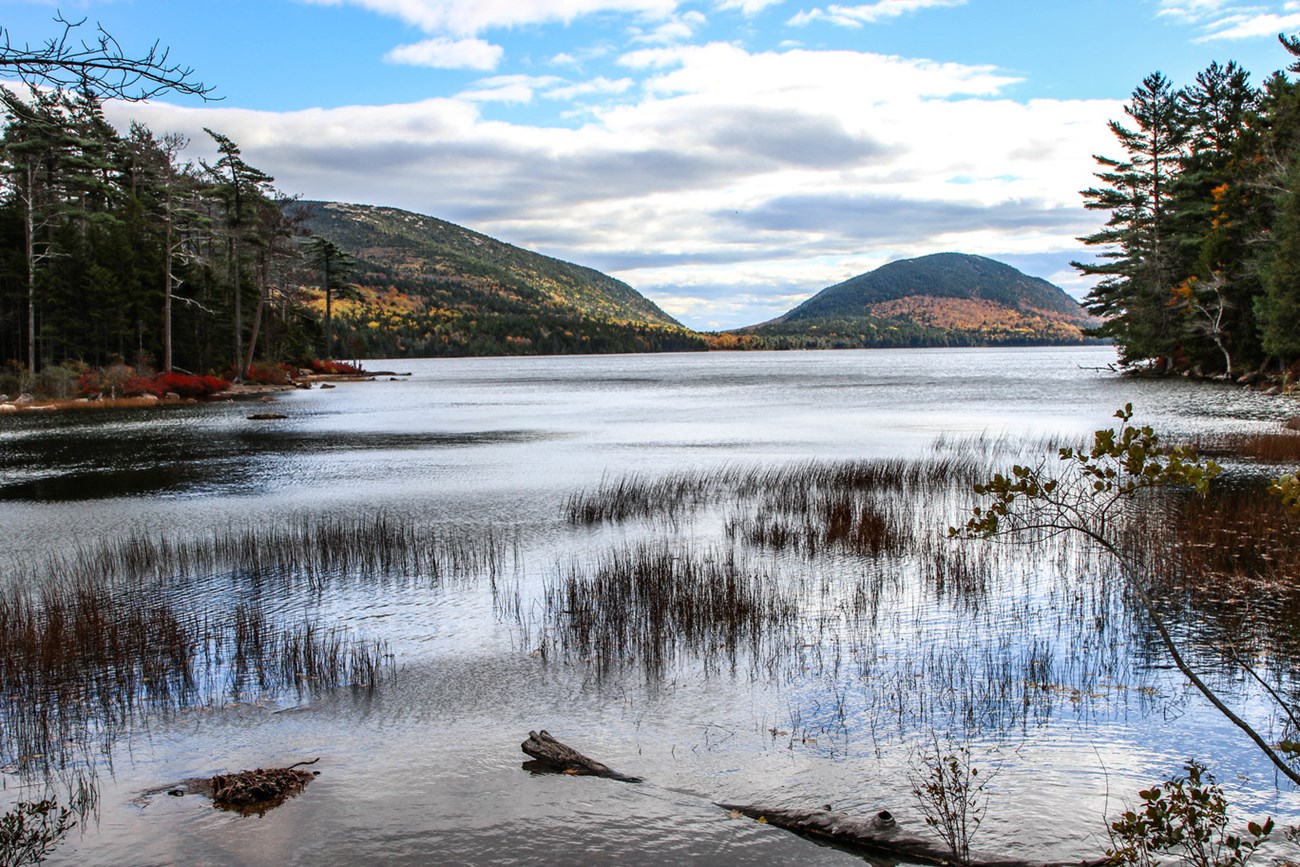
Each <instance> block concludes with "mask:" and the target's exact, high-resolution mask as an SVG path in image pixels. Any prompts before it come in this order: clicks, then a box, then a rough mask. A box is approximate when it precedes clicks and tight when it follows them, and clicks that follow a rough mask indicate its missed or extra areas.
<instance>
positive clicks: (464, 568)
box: [26, 513, 507, 588]
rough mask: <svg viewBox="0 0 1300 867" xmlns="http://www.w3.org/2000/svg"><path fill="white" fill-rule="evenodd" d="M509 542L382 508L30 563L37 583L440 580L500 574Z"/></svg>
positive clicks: (154, 539)
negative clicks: (443, 528) (436, 527)
mask: <svg viewBox="0 0 1300 867" xmlns="http://www.w3.org/2000/svg"><path fill="white" fill-rule="evenodd" d="M506 549H507V546H506V545H505V544H504V542H503V541H502V540H500V539H498V538H497V537H495V536H493V535H492V534H490V533H489V534H486V535H483V536H467V535H465V534H461V533H458V532H456V531H454V530H453V531H450V532H449V533H448V534H447V535H445V536H444V535H438V534H435V533H432V532H429V531H428V530H425V529H421V528H417V527H414V526H411V525H409V524H407V523H405V522H402V521H399V520H397V519H395V518H394V517H392V516H390V515H387V514H382V513H381V514H377V515H373V516H368V517H313V518H307V519H303V520H299V521H291V522H278V523H276V522H272V523H269V524H256V525H253V524H250V525H247V526H242V527H226V528H222V529H217V530H214V531H213V532H212V533H211V534H210V535H207V536H205V537H201V538H177V537H174V536H169V535H167V534H147V533H135V534H131V535H127V536H124V537H122V538H119V539H117V540H115V541H113V542H109V543H105V544H99V545H95V546H87V547H82V548H79V549H77V550H75V551H74V552H73V553H72V554H70V555H66V556H58V557H51V558H47V559H46V560H44V561H43V562H41V563H33V564H26V569H27V571H28V572H29V573H34V577H35V578H36V580H37V582H38V583H39V582H43V581H51V580H53V581H63V580H67V579H69V578H73V579H92V578H93V579H96V580H99V579H110V580H111V579H121V580H127V581H140V580H145V579H167V578H172V577H174V576H204V575H215V574H222V573H239V574H243V575H247V576H251V577H254V578H280V579H283V580H285V581H289V582H294V583H299V584H306V585H307V586H309V587H315V588H320V587H321V586H323V584H324V583H326V582H327V581H329V580H330V579H331V578H350V579H357V578H361V579H373V578H379V577H386V578H387V577H395V576H408V577H415V578H419V579H421V580H425V581H429V582H437V581H440V580H444V579H448V578H454V577H469V576H474V575H478V574H483V573H487V574H491V575H495V574H496V573H497V572H498V570H499V569H500V568H501V566H502V564H503V558H504V556H505V553H506Z"/></svg>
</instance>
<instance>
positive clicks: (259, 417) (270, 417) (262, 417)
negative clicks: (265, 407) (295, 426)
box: [248, 412, 288, 421]
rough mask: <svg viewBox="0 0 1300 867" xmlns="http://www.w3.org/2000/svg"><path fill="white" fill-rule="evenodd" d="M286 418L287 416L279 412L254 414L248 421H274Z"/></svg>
mask: <svg viewBox="0 0 1300 867" xmlns="http://www.w3.org/2000/svg"><path fill="white" fill-rule="evenodd" d="M281 418H288V416H287V415H285V414H283V413H279V412H255V413H253V414H252V415H250V416H249V417H248V420H249V421H274V420H276V419H281Z"/></svg>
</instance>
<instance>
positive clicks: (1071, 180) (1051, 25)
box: [0, 0, 1300, 329]
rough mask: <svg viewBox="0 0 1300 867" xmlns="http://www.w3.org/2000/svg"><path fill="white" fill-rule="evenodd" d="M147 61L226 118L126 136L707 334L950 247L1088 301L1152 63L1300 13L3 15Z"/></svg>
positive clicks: (1242, 49)
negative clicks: (445, 237)
mask: <svg viewBox="0 0 1300 867" xmlns="http://www.w3.org/2000/svg"><path fill="white" fill-rule="evenodd" d="M56 9H62V11H63V13H64V14H65V15H66V16H67V17H70V18H80V17H85V18H87V19H88V22H89V24H93V23H94V22H96V21H97V22H99V23H100V24H102V26H103V27H104V28H105V29H106V30H108V31H109V32H111V33H112V34H113V35H114V36H115V37H117V38H118V39H119V41H120V42H121V43H123V45H124V47H126V48H127V49H128V50H132V49H136V50H138V49H142V48H146V47H147V46H148V45H149V44H151V43H153V42H154V41H158V42H159V43H161V44H162V45H164V46H167V47H169V48H170V50H171V56H172V59H173V60H177V61H180V62H183V63H184V64H186V65H189V66H192V67H193V68H194V69H195V74H196V77H198V78H200V79H202V80H203V81H205V82H207V83H210V84H212V85H215V87H216V89H217V90H216V92H217V94H218V95H219V96H221V97H223V99H222V100H221V101H220V102H214V103H208V104H204V103H202V102H200V101H198V100H195V99H180V98H164V99H162V100H159V101H156V102H154V103H150V104H136V105H130V106H117V107H114V108H113V110H112V113H111V116H112V117H113V118H114V119H115V121H117V122H119V123H122V124H125V122H126V120H127V119H128V118H132V117H134V118H137V119H140V120H142V121H144V122H146V123H148V124H149V125H150V126H151V127H152V128H153V129H154V130H155V131H157V132H168V131H178V132H183V133H185V134H187V135H188V136H190V137H191V139H192V143H191V146H190V148H189V150H188V151H187V152H186V156H188V157H189V158H198V157H200V156H208V155H209V154H210V153H211V151H210V147H209V140H208V139H207V136H206V135H205V134H204V133H203V131H202V128H203V127H204V126H208V127H212V128H214V129H216V130H218V131H220V132H223V133H225V134H226V135H229V136H230V137H231V138H233V139H234V140H235V141H236V142H238V143H239V144H240V146H241V147H242V148H243V152H244V157H245V159H247V160H248V161H249V162H250V163H251V164H253V165H255V166H257V167H258V168H261V169H263V170H264V171H266V172H268V173H270V174H272V175H274V176H275V178H276V184H277V186H278V187H279V188H280V189H282V190H284V191H285V192H288V193H293V194H298V195H300V196H302V197H303V198H310V199H334V200H341V201H349V202H363V203H370V204H379V205H392V206H396V207H400V208H407V209H410V210H413V211H418V212H420V213H424V214H431V215H433V216H436V217H441V218H443V219H447V220H451V221H453V222H456V223H460V224H462V225H465V226H468V227H470V228H473V229H476V230H478V231H481V232H484V233H486V234H489V235H492V236H493V237H496V238H500V239H502V240H505V241H509V242H510V243H514V244H519V245H521V246H524V247H528V248H531V249H535V250H539V251H541V252H544V253H547V254H549V255H553V256H558V257H560V258H563V259H568V260H570V261H574V262H578V263H581V264H584V265H590V266H592V267H595V268H599V269H601V270H603V271H606V272H608V273H610V274H613V275H615V276H617V277H619V278H621V279H623V280H626V281H627V282H629V283H631V284H632V285H633V286H634V287H636V288H637V289H638V290H640V291H641V292H643V293H644V294H646V295H648V296H649V297H650V298H652V299H653V300H655V301H656V302H657V303H658V304H659V305H660V306H661V307H663V308H664V309H665V310H667V311H668V312H670V313H672V314H673V315H675V316H677V317H678V318H679V319H680V320H681V321H683V322H684V323H686V324H688V325H690V326H693V327H696V328H701V329H715V328H731V327H736V326H740V325H747V324H752V323H755V322H759V321H763V320H766V319H769V318H771V317H773V316H776V315H779V314H780V313H783V312H784V311H785V310H787V309H789V308H790V307H791V306H793V305H794V304H795V303H797V302H799V301H801V300H803V299H804V298H806V297H808V296H809V295H811V294H813V293H814V292H816V291H817V290H819V289H821V288H823V287H825V286H827V285H830V284H832V283H836V282H839V281H840V280H844V279H846V278H848V277H851V276H853V275H855V274H859V273H862V272H864V271H867V270H870V269H872V268H874V267H877V266H879V265H881V264H884V263H885V262H887V261H890V260H893V259H897V258H902V257H907V256H917V255H924V254H926V253H935V252H941V251H947V250H956V251H961V252H969V253H980V254H983V255H988V256H992V257H995V258H998V259H1002V260H1003V261H1006V262H1009V263H1011V264H1013V265H1015V266H1017V267H1019V268H1021V269H1022V270H1025V271H1027V272H1028V273H1031V274H1034V275H1037V276H1041V277H1045V278H1047V279H1049V280H1052V281H1054V282H1056V283H1058V284H1059V285H1061V286H1063V287H1065V288H1066V289H1067V290H1068V291H1070V292H1072V293H1073V294H1075V295H1082V294H1084V293H1085V292H1086V291H1087V286H1086V285H1085V284H1083V283H1082V282H1080V280H1079V279H1078V278H1077V277H1076V276H1075V275H1074V273H1073V272H1072V270H1071V269H1070V267H1069V264H1068V263H1069V261H1070V260H1071V259H1077V258H1080V257H1086V256H1087V255H1088V253H1087V251H1085V250H1083V249H1082V248H1081V245H1080V244H1079V243H1078V242H1077V241H1076V240H1075V238H1076V237H1077V236H1079V235H1081V234H1084V233H1087V232H1090V231H1092V230H1094V229H1095V228H1096V227H1097V225H1098V216H1097V215H1096V214H1089V213H1087V212H1085V211H1084V210H1083V208H1082V207H1081V200H1080V197H1079V194H1078V191H1079V190H1080V189H1083V188H1084V187H1085V186H1088V185H1089V184H1090V183H1091V172H1092V170H1093V168H1094V164H1093V162H1092V159H1091V155H1092V154H1094V153H1114V152H1115V148H1114V145H1113V143H1112V140H1111V139H1110V136H1109V133H1108V132H1107V131H1106V127H1105V124H1106V121H1107V119H1109V118H1113V117H1119V116H1120V115H1121V113H1122V106H1123V104H1124V102H1125V100H1126V99H1127V97H1128V95H1129V93H1130V92H1131V91H1132V90H1133V88H1134V86H1135V85H1137V84H1138V82H1139V81H1140V80H1141V79H1142V78H1143V76H1145V75H1147V74H1148V73H1150V72H1153V71H1156V70H1161V71H1163V72H1165V73H1166V74H1167V75H1169V76H1170V77H1171V78H1173V79H1174V81H1175V82H1177V83H1179V84H1183V83H1187V82H1189V81H1190V80H1191V79H1192V78H1193V77H1194V76H1195V74H1196V72H1197V71H1199V70H1200V69H1203V68H1204V67H1205V66H1206V65H1207V64H1208V63H1209V62H1210V61H1212V60H1216V59H1217V60H1220V61H1226V60H1230V59H1234V60H1237V61H1238V62H1239V63H1241V64H1243V65H1244V66H1246V67H1247V68H1248V69H1250V70H1252V72H1253V73H1254V74H1255V77H1256V80H1257V81H1258V80H1262V79H1263V78H1264V77H1266V76H1267V75H1268V74H1270V73H1271V72H1272V71H1274V70H1276V69H1280V68H1283V67H1285V66H1286V65H1287V63H1288V61H1289V57H1288V56H1287V55H1286V53H1285V52H1284V51H1283V50H1282V49H1281V48H1280V46H1279V45H1278V44H1277V40H1276V37H1277V34H1278V33H1279V32H1287V33H1295V32H1300V2H1297V0H1288V2H1272V3H1239V2H1235V0H1081V2H1062V0H867V2H854V0H847V2H845V3H843V4H837V3H829V2H822V0H188V2H185V3H178V2H176V0H82V2H76V0H64V2H58V3H55V2H44V0H39V2H38V0H0V24H2V25H3V26H4V27H5V28H6V29H7V30H8V35H9V38H10V40H11V42H15V43H23V42H32V43H35V42H40V41H42V40H44V39H46V38H48V37H49V36H51V35H53V34H54V33H55V32H56V27H55V25H54V24H53V23H52V21H51V19H52V17H53V15H54V14H55V12H56Z"/></svg>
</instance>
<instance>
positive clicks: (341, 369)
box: [307, 358, 365, 376]
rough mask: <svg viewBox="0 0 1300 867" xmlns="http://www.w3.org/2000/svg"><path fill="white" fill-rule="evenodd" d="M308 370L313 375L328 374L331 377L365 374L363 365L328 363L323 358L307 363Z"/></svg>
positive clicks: (345, 362)
mask: <svg viewBox="0 0 1300 867" xmlns="http://www.w3.org/2000/svg"><path fill="white" fill-rule="evenodd" d="M307 368H308V369H309V370H311V372H312V373H319V374H327V375H330V376H354V375H357V374H363V373H365V371H364V370H362V369H361V365H359V364H353V363H352V362H350V361H327V360H325V359H321V358H313V359H312V360H311V361H308V362H307Z"/></svg>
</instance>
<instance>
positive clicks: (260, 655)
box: [0, 515, 506, 776]
mask: <svg viewBox="0 0 1300 867" xmlns="http://www.w3.org/2000/svg"><path fill="white" fill-rule="evenodd" d="M505 551H506V546H505V545H503V544H501V543H500V542H499V541H498V540H496V539H495V538H492V537H490V536H489V537H485V538H472V537H468V536H465V535H462V534H453V535H451V536H448V537H441V536H438V535H435V534H431V533H427V532H422V531H420V530H418V529H416V528H413V527H410V526H407V525H405V524H403V523H401V522H398V521H396V520H394V519H392V518H390V517H388V516H384V515H380V516H376V517H373V518H360V519H345V518H338V519H333V518H331V519H316V520H304V521H299V522H293V523H280V524H275V523H272V524H268V525H259V526H248V527H238V528H235V527H231V528H226V529H225V530H224V531H216V532H214V533H212V534H211V535H210V536H207V537H204V538H199V539H180V538H176V537H173V536H169V535H165V534H160V535H157V536H149V535H143V534H136V535H131V536H127V537H123V538H121V539H119V540H117V541H114V542H109V543H106V544H103V545H99V546H95V547H83V548H80V549H77V550H75V551H74V552H72V553H71V554H69V555H65V556H57V557H50V558H47V559H46V560H44V561H41V562H27V563H21V564H18V565H17V566H16V567H15V568H14V569H11V571H10V574H8V575H6V576H4V579H5V580H4V581H3V586H4V588H5V589H3V590H0V691H2V693H0V767H3V768H4V769H6V770H8V771H11V772H17V773H20V774H23V775H26V776H32V775H40V774H46V775H48V774H49V773H51V772H52V771H56V770H60V769H68V768H72V767H77V766H81V767H85V766H87V765H90V764H92V763H93V761H94V757H95V756H96V755H100V756H107V755H109V751H110V749H111V745H112V743H113V742H114V741H115V739H116V738H117V737H118V736H119V735H120V734H121V733H122V732H123V731H124V730H125V729H126V728H127V727H128V726H129V725H131V724H132V723H133V722H134V721H136V720H139V719H141V718H142V717H145V716H147V715H150V714H158V713H162V714H167V713H171V712H175V711H179V710H182V709H187V708H191V707H202V706H212V705H214V704H219V703H222V702H224V701H225V700H226V699H227V698H233V699H234V700H236V701H243V700H248V699H250V698H253V697H257V696H263V695H269V696H275V695H278V694H283V693H291V694H294V695H297V696H301V695H302V694H304V693H315V692H318V691H321V690H329V689H334V688H338V687H350V688H353V689H360V690H366V691H369V690H373V689H375V688H376V686H377V685H378V684H379V683H380V682H382V681H383V680H384V679H385V678H386V677H388V676H390V675H391V674H392V673H393V671H394V661H393V657H392V655H391V654H390V653H388V649H387V645H386V643H385V642H384V641H382V640H366V639H364V638H362V637H359V636H356V635H354V634H352V633H351V632H350V631H348V630H346V629H343V628H340V627H337V626H332V625H329V624H326V623H322V622H321V621H320V620H319V619H314V618H311V617H307V616H305V615H303V616H300V617H299V616H295V615H293V614H291V613H287V610H280V609H277V608H273V607H271V606H273V605H277V604H280V603H282V602H283V600H285V599H293V598H295V597H297V596H301V593H302V591H306V592H307V593H308V594H310V595H311V596H312V597H313V598H316V597H319V596H320V594H324V593H327V592H328V591H329V590H330V588H331V587H334V586H336V585H344V584H347V585H355V584H357V583H361V584H363V585H373V586H379V585H380V584H382V583H384V582H389V581H402V582H406V583H410V582H412V581H418V582H421V583H424V584H426V585H429V586H438V585H440V584H441V583H442V582H444V581H447V580H450V579H452V578H464V579H466V580H470V579H471V578H473V577H474V576H482V575H487V576H490V577H491V579H492V580H495V576H496V574H497V571H498V570H499V569H500V568H501V564H502V561H503V557H504V555H505ZM222 576H225V577H226V578H227V579H229V587H228V589H223V588H221V587H220V586H219V585H220V584H221V583H222V582H221V581H216V582H215V583H214V580H213V579H214V578H221V577H222ZM266 581H275V582H278V583H277V587H276V591H277V592H274V593H263V592H261V589H262V585H263V583H264V582H266ZM292 609H293V606H290V609H289V610H292Z"/></svg>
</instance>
